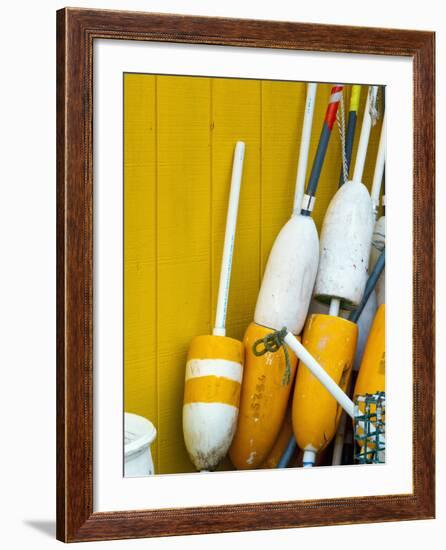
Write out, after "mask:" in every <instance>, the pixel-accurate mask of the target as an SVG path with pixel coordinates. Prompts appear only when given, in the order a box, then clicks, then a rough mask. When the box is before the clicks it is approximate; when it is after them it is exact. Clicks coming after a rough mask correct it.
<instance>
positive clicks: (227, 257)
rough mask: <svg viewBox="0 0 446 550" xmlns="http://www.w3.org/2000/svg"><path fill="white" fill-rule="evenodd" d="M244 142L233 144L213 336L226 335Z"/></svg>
mask: <svg viewBox="0 0 446 550" xmlns="http://www.w3.org/2000/svg"><path fill="white" fill-rule="evenodd" d="M244 158H245V144H244V143H243V141H238V142H237V144H236V146H235V151H234V160H233V164H232V179H231V190H230V193H229V204H228V214H227V217H226V232H225V241H224V245H223V257H222V261H221V271H220V284H219V288H218V299H217V311H216V314H215V327H214V330H213V332H212V333H213V334H214V336H225V335H226V328H225V326H226V313H227V309H228V296H229V284H230V282H231V269H232V256H233V253H234V239H235V228H236V225H237V212H238V203H239V197H240V186H241V182H242V173H243V160H244Z"/></svg>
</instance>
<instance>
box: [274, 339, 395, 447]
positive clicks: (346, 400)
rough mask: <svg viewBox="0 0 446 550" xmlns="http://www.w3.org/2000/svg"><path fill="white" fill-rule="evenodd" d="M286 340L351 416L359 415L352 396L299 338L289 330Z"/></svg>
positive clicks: (381, 437) (360, 423) (372, 427)
mask: <svg viewBox="0 0 446 550" xmlns="http://www.w3.org/2000/svg"><path fill="white" fill-rule="evenodd" d="M284 341H285V343H286V344H288V346H289V347H290V348H291V349H292V350H293V352H294V353H295V354H296V356H297V357H298V358H299V359H300V360H301V361H302V362H303V363H305V366H306V367H307V368H308V369H309V370H310V372H311V374H312V375H313V376H315V377H316V378H317V379H318V380H319V382H320V383H321V384H322V385H323V386H324V388H325V389H326V390H327V391H328V392H329V394H330V395H331V396H332V397H334V398H335V399H336V401H337V402H338V403H339V405H341V407H342V408H343V409H344V411H345V412H346V413H347V414H348V415H349V416H350V417H351V418H353V419H354V418H355V416H356V415H358V412H357V407H355V404H354V403H353V401H352V400H351V399H350V397H349V396H348V395H347V394H346V393H345V392H344V391H342V389H341V388H340V387H339V386H338V385H337V384H336V382H335V381H334V380H333V378H332V377H331V376H330V375H329V374H328V373H327V372H326V371H325V369H324V368H323V367H322V366H321V365H319V363H318V362H317V361H316V359H315V358H314V357H313V356H312V355H311V353H310V352H309V351H307V350H306V349H305V348H304V346H303V345H302V344H301V343H300V342H299V340H298V339H297V338H296V337H295V336H294V335H293V334H291V332H287V334H286V336H285V338H284ZM358 424H359V426H360V427H361V428H362V429H364V422H358ZM375 429H376V428H375V425H374V424H373V423H372V422H370V430H371V431H372V432H374V431H375ZM379 440H380V442H384V441H385V438H384V436H383V435H380V436H379Z"/></svg>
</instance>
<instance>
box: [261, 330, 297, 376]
mask: <svg viewBox="0 0 446 550" xmlns="http://www.w3.org/2000/svg"><path fill="white" fill-rule="evenodd" d="M287 334H288V329H287V328H286V327H283V329H282V330H276V331H274V332H270V333H269V334H267V335H266V336H264V337H263V338H259V340H256V341H255V342H254V344H253V346H252V352H253V353H254V355H255V356H256V357H261V356H262V355H265V353H276V352H277V351H279V349H280V348H283V352H284V354H285V374H284V375H283V378H282V386H286V385H288V384H289V383H290V380H291V364H290V356H289V354H288V349H287V347H286V344H285V336H286V335H287ZM262 344H263V348H259V346H260V345H262Z"/></svg>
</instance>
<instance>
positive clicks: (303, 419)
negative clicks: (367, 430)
mask: <svg viewBox="0 0 446 550" xmlns="http://www.w3.org/2000/svg"><path fill="white" fill-rule="evenodd" d="M357 337H358V327H357V325H356V324H355V323H352V322H351V321H348V320H347V319H343V318H342V317H334V316H332V315H323V314H316V315H311V316H310V318H309V320H308V322H307V324H306V326H305V330H304V334H303V342H302V343H303V345H304V347H305V348H306V349H307V350H308V352H309V353H310V354H311V355H312V356H313V357H314V358H315V360H316V361H317V362H318V363H319V364H320V365H321V366H322V367H323V368H324V370H325V371H326V372H327V374H328V375H329V376H330V377H331V378H332V379H333V380H334V381H335V382H336V384H338V386H340V388H341V389H342V390H343V391H345V390H346V388H347V384H348V382H349V379H350V374H351V369H352V365H353V361H354V358H355V351H356V342H357ZM341 411H342V409H341V407H340V406H339V405H338V403H337V402H336V400H335V398H334V397H332V396H331V395H330V393H329V392H328V391H327V390H326V389H325V388H324V387H323V386H322V384H321V383H320V382H319V381H318V380H317V379H316V377H315V376H313V374H311V372H310V371H309V370H308V368H307V367H306V366H305V364H303V363H302V362H301V363H300V364H299V368H298V371H297V376H296V386H295V389H294V398H293V413H292V418H293V429H294V435H295V437H296V441H297V444H298V445H299V447H300V448H301V449H302V450H303V451H304V466H311V465H312V464H314V462H315V459H316V454H317V453H319V452H320V451H322V450H323V449H325V447H326V446H327V445H328V444H329V443H330V441H331V440H332V438H333V436H334V435H335V433H336V430H337V427H338V423H339V420H340V416H341Z"/></svg>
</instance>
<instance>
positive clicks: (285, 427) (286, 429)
mask: <svg viewBox="0 0 446 550" xmlns="http://www.w3.org/2000/svg"><path fill="white" fill-rule="evenodd" d="M291 436H293V437H294V434H293V424H292V422H291V407H288V409H287V412H286V414H285V418H284V420H283V422H282V427H281V428H280V432H279V435H278V436H277V438H276V441H275V443H274V445H273V448H272V449H271V451H270V452H269V453H268V456H267V457H266V458H265V460H264V461H263V462H262V464H261V466H260V467H261V468H265V469H272V468H277V465H278V464H279V460H280V459H281V458H282V455H283V453H284V452H285V449H286V448H287V445H288V442H289V440H290V437H291Z"/></svg>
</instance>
